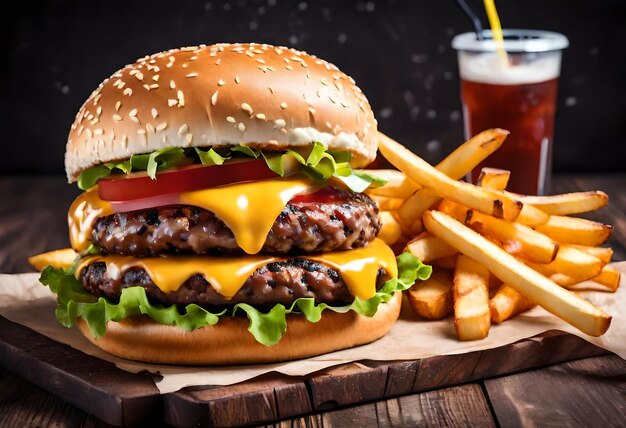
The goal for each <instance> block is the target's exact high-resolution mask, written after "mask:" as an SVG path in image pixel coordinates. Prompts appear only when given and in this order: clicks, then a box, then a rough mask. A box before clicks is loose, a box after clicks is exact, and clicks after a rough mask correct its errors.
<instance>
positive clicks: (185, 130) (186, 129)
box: [178, 123, 189, 136]
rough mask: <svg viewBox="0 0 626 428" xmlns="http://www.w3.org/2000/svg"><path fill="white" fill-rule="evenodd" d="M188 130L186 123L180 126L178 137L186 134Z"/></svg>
mask: <svg viewBox="0 0 626 428" xmlns="http://www.w3.org/2000/svg"><path fill="white" fill-rule="evenodd" d="M188 130H189V126H187V124H186V123H183V124H182V125H181V126H180V128H178V135H179V136H180V135H183V134H186V133H187V131H188Z"/></svg>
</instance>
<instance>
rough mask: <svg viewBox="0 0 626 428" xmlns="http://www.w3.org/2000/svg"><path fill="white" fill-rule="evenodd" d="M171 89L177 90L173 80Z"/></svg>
mask: <svg viewBox="0 0 626 428" xmlns="http://www.w3.org/2000/svg"><path fill="white" fill-rule="evenodd" d="M170 89H176V83H174V81H173V80H170Z"/></svg>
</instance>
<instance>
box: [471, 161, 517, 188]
mask: <svg viewBox="0 0 626 428" xmlns="http://www.w3.org/2000/svg"><path fill="white" fill-rule="evenodd" d="M510 176H511V171H508V170H506V169H498V168H489V167H484V168H482V169H481V170H480V175H479V176H478V181H477V182H476V185H478V186H480V187H484V188H486V189H493V190H504V189H506V186H507V185H508V184H509V177H510Z"/></svg>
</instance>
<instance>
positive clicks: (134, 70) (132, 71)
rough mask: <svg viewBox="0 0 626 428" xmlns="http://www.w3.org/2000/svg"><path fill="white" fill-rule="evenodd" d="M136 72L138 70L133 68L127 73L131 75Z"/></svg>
mask: <svg viewBox="0 0 626 428" xmlns="http://www.w3.org/2000/svg"><path fill="white" fill-rule="evenodd" d="M137 73H139V70H137V69H133V70H130V73H128V74H130V75H131V76H134V75H135V74H137Z"/></svg>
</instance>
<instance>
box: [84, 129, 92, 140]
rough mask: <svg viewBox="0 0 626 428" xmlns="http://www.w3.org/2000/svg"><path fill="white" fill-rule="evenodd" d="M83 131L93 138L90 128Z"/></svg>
mask: <svg viewBox="0 0 626 428" xmlns="http://www.w3.org/2000/svg"><path fill="white" fill-rule="evenodd" d="M85 132H86V133H87V136H88V137H89V138H93V131H92V130H91V128H87V129H86V130H85Z"/></svg>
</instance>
